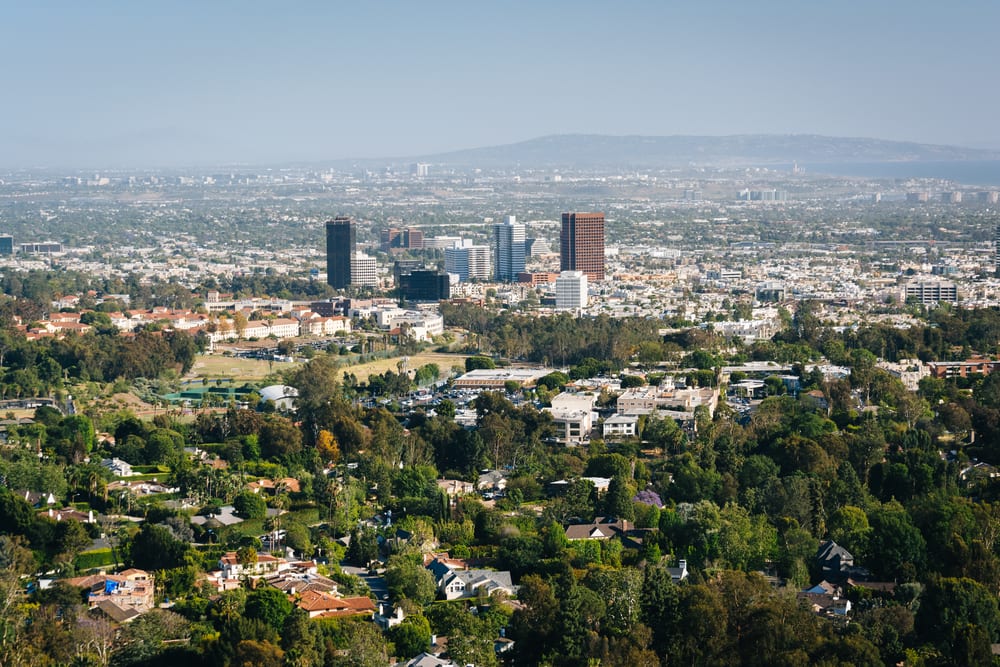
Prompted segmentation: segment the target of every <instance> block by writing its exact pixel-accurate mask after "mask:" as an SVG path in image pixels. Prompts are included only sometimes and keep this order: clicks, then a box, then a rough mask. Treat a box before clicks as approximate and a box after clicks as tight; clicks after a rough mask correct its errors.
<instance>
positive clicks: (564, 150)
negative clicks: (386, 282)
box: [413, 134, 1000, 168]
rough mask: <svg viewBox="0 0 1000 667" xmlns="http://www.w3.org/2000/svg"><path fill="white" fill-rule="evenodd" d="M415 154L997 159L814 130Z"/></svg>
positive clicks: (634, 161)
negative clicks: (825, 133)
mask: <svg viewBox="0 0 1000 667" xmlns="http://www.w3.org/2000/svg"><path fill="white" fill-rule="evenodd" d="M413 159H414V160H419V161H425V162H431V163H438V164H447V165H454V166H479V167H491V168H503V167H514V166H519V167H522V168H558V167H577V168H588V167H647V168H648V167H661V168H667V167H682V166H689V165H697V166H742V165H764V164H778V163H791V162H794V161H798V162H799V163H822V164H828V163H861V162H945V161H968V160H1000V151H996V150H983V149H977V148H962V147H957V146H941V145H936V144H921V143H915V142H906V141H888V140H884V139H865V138H855V137H827V136H822V135H814V134H790V135H770V134H740V135H731V136H679V135H675V136H635V135H633V136H612V135H596V134H560V135H550V136H545V137H539V138H537V139H530V140H528V141H521V142H518V143H514V144H506V145H502V146H490V147H484V148H471V149H465V150H459V151H452V152H448V153H438V154H433V155H424V156H419V157H415V158H413Z"/></svg>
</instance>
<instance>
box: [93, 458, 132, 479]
mask: <svg viewBox="0 0 1000 667" xmlns="http://www.w3.org/2000/svg"><path fill="white" fill-rule="evenodd" d="M101 467H102V468H105V469H107V470H110V471H111V474H112V475H114V476H115V477H131V476H132V475H134V474H135V473H134V472H132V465H131V464H129V463H127V462H126V461H122V460H121V459H119V458H112V459H101Z"/></svg>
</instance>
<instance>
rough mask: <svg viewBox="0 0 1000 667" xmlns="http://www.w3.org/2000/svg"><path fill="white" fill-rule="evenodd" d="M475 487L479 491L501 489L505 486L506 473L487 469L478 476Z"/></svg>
mask: <svg viewBox="0 0 1000 667" xmlns="http://www.w3.org/2000/svg"><path fill="white" fill-rule="evenodd" d="M476 488H477V489H478V490H480V491H503V490H504V489H506V488H507V473H505V472H503V471H501V470H488V471H486V472H484V473H483V474H481V475H480V476H479V479H478V480H477V481H476Z"/></svg>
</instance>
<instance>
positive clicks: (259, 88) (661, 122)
mask: <svg viewBox="0 0 1000 667" xmlns="http://www.w3.org/2000/svg"><path fill="white" fill-rule="evenodd" d="M998 19H1000V7H998V6H997V5H996V4H994V3H984V2H971V1H962V2H952V3H937V2H901V1H897V0H893V1H888V2H880V3H875V4H872V3H864V2H856V1H852V2H837V3H822V4H818V3H802V2H786V1H775V2H764V3H742V2H716V3H657V2H627V3H598V2H548V3H530V2H514V3H503V4H495V5H494V4H491V5H480V4H478V3H462V2H436V3H404V2H381V3H343V4H341V3H305V4H294V5H291V6H280V7H279V6H275V5H271V4H246V3H234V2H229V3H212V4H204V3H193V2H176V3H169V4H165V5H155V6H151V5H148V4H145V3H102V4H97V5H92V4H89V3H81V4H70V3H66V4H61V5H59V6H53V5H34V4H29V3H20V4H18V5H17V6H11V7H8V8H6V11H5V17H4V20H3V22H2V25H0V56H2V57H3V59H4V61H5V62H6V63H7V67H6V68H5V74H4V89H5V92H6V95H5V97H6V103H5V104H4V105H3V107H2V108H0V123H2V125H3V127H4V128H5V131H4V132H3V134H2V136H0V156H2V157H0V162H2V163H3V164H4V166H7V167H23V166H56V167H66V166H68V167H76V166H87V167H91V166H95V167H102V166H128V167H135V166H171V165H192V164H220V163H232V162H245V163H256V164H260V163H274V162H287V161H308V160H328V159H338V158H351V157H389V156H412V155H421V154H429V153H436V152H442V151H449V150H456V149H464V148H474V147H479V146H489V145H497V144H504V143H510V142H516V141H522V140H526V139H531V138H533V137H538V136H542V135H549V134H565V133H586V134H612V135H628V134H638V135H730V134H756V133H764V134H824V135H831V136H853V137H876V138H882V139H893V140H909V141H917V142H924V143H940V144H953V145H961V146H970V147H997V146H1000V134H998V133H997V130H996V126H995V122H994V116H993V114H994V109H995V108H996V107H997V102H998V99H997V98H998V95H1000V93H998V92H997V88H996V86H993V85H991V81H992V80H993V75H994V72H993V68H994V66H995V63H996V62H997V61H998V55H1000V54H998V53H997V42H996V40H995V39H994V35H993V32H994V30H995V26H996V25H997V22H998ZM949 26H960V29H954V28H949Z"/></svg>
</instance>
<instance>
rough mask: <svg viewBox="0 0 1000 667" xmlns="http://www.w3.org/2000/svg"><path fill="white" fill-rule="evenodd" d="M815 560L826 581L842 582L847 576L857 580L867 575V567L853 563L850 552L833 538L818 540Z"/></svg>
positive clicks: (865, 577)
mask: <svg viewBox="0 0 1000 667" xmlns="http://www.w3.org/2000/svg"><path fill="white" fill-rule="evenodd" d="M816 562H817V564H818V565H819V569H820V574H821V575H822V577H823V578H824V579H825V580H827V581H834V582H842V581H844V580H846V579H847V578H848V577H853V578H855V579H858V580H861V579H867V578H868V577H869V572H868V570H867V569H865V568H863V567H861V566H857V565H855V564H854V556H853V555H852V554H851V552H850V551H848V550H847V549H845V548H844V547H842V546H840V545H839V544H837V543H836V542H834V541H833V540H824V541H822V542H820V544H819V549H818V550H817V551H816Z"/></svg>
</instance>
